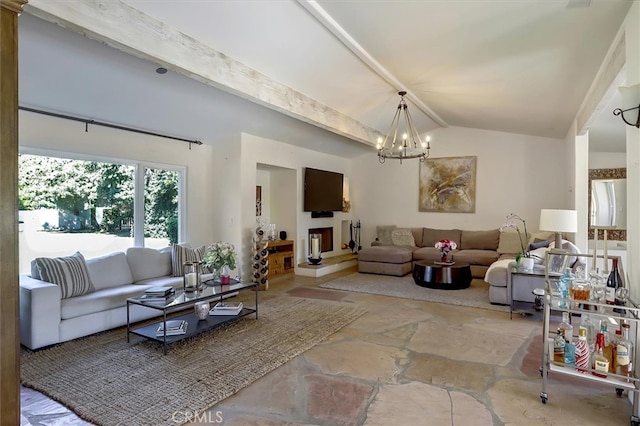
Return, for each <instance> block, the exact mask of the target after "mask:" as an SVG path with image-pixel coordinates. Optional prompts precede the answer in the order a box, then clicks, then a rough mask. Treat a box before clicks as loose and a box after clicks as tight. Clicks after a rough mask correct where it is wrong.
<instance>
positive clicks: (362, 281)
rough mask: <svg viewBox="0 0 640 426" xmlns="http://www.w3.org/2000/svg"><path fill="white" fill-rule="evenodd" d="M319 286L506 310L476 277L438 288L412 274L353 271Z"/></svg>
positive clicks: (487, 287)
mask: <svg viewBox="0 0 640 426" xmlns="http://www.w3.org/2000/svg"><path fill="white" fill-rule="evenodd" d="M320 287H323V288H330V289H334V290H346V291H353V292H356V293H369V294H379V295H383V296H393V297H402V298H405V299H415V300H425V301H427V302H435V303H444V304H447V305H459V306H470V307H474V308H482V309H490V310H494V311H503V312H509V307H508V306H502V305H492V304H491V303H489V284H487V283H485V282H484V281H482V280H477V279H474V280H473V281H471V286H470V287H469V288H467V289H463V290H441V289H431V288H426V287H420V286H418V285H416V283H415V282H414V281H413V277H412V276H411V274H409V275H405V276H404V277H392V276H388V275H375V274H361V273H358V272H356V273H355V274H351V275H347V276H344V277H341V278H338V279H335V280H333V281H329V282H328V283H325V284H322V285H320Z"/></svg>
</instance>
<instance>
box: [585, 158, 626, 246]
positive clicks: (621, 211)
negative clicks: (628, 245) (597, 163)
mask: <svg viewBox="0 0 640 426" xmlns="http://www.w3.org/2000/svg"><path fill="white" fill-rule="evenodd" d="M626 225H627V179H626V169H592V170H589V238H591V239H592V238H594V234H593V228H598V239H601V238H604V235H603V231H602V229H603V228H606V229H607V237H608V239H610V240H618V241H625V240H626V236H627V235H626Z"/></svg>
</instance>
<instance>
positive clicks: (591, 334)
mask: <svg viewBox="0 0 640 426" xmlns="http://www.w3.org/2000/svg"><path fill="white" fill-rule="evenodd" d="M582 329H584V330H585V331H586V333H587V334H586V336H587V342H588V343H589V347H590V348H591V350H593V345H594V344H595V342H596V334H597V333H596V329H595V325H594V323H593V320H592V319H591V317H590V316H589V315H588V314H582V318H581V320H580V329H579V330H582ZM578 335H580V332H578Z"/></svg>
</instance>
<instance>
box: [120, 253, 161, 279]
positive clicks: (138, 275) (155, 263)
mask: <svg viewBox="0 0 640 426" xmlns="http://www.w3.org/2000/svg"><path fill="white" fill-rule="evenodd" d="M127 263H128V264H129V269H131V276H132V277H133V282H134V283H135V282H137V281H140V280H146V279H147V278H156V277H164V276H166V275H171V247H165V248H163V249H160V250H156V249H152V248H147V247H129V248H128V249H127Z"/></svg>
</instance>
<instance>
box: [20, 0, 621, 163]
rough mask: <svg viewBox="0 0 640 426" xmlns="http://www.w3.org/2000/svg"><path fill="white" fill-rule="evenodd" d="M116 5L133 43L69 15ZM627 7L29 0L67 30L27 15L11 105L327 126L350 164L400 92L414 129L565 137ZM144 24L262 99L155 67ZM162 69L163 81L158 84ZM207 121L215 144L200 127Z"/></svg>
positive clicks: (259, 128) (285, 133) (178, 130)
mask: <svg viewBox="0 0 640 426" xmlns="http://www.w3.org/2000/svg"><path fill="white" fill-rule="evenodd" d="M50 3H58V4H60V3H66V2H50ZM81 3H82V5H81V7H78V8H77V9H78V10H79V11H76V10H74V9H76V6H77V5H78V4H81ZM112 5H117V14H119V15H118V16H117V20H116V21H114V22H116V24H117V23H120V25H121V26H119V27H118V26H117V25H116V28H114V31H117V32H118V33H122V34H125V35H128V36H129V37H130V39H129V40H126V37H124V36H123V38H122V39H119V40H114V37H116V36H115V35H109V34H105V33H103V34H98V32H99V31H97V30H96V29H95V27H92V26H91V25H92V23H91V22H90V21H91V20H89V19H86V20H85V23H84V24H83V23H82V17H80V18H78V16H79V15H81V13H82V8H83V7H84V9H85V10H87V11H88V12H87V14H86V16H91V13H90V12H91V8H94V9H95V16H96V20H100V19H106V18H104V16H105V12H104V10H105V9H109V8H110V7H113V6H112ZM630 6H631V1H627V0H619V1H601V0H591V1H588V0H569V1H565V0H557V1H530V0H514V1H510V2H504V1H492V0H489V1H481V0H468V1H448V0H441V1H439V0H433V1H403V0H395V1H390V0H389V1H379V0H361V1H335V0H317V1H302V0H299V1H294V0H281V1H275V0H273V1H271V0H263V1H242V0H238V1H231V0H230V1H224V0H218V1H191V0H183V1H166V0H124V1H123V2H115V1H114V2H110V3H102V4H100V2H95V3H94V2H91V1H88V0H82V1H78V2H76V5H68V6H59V5H53V6H52V5H50V4H49V5H47V4H46V2H45V1H43V0H31V1H30V4H29V5H27V6H26V7H25V11H26V12H27V14H33V15H35V16H38V17H42V18H44V19H45V20H47V21H51V22H55V23H56V24H58V25H59V26H61V27H64V28H66V29H62V28H59V27H56V26H54V25H53V24H49V23H47V22H43V21H41V20H40V19H36V18H34V17H33V16H28V15H27V14H23V16H22V17H21V22H20V79H21V80H20V103H21V104H23V105H28V106H32V107H38V108H43V109H49V110H55V111H58V112H63V113H73V114H78V115H83V116H89V117H94V118H99V119H102V120H105V121H112V122H116V123H123V124H129V125H137V126H138V127H144V128H148V129H153V130H158V131H165V132H170V133H173V134H179V135H183V136H191V137H195V138H200V139H203V140H204V141H205V142H207V140H215V138H219V137H221V135H225V134H227V133H228V134H231V133H233V132H236V131H238V130H242V131H248V132H255V133H258V134H261V135H264V136H267V137H275V138H281V139H280V140H284V141H292V140H294V139H295V140H296V141H298V142H300V143H306V145H305V146H307V147H310V148H312V149H318V150H326V151H328V152H330V151H331V150H332V148H329V147H328V146H327V144H323V143H322V142H321V141H322V139H323V138H325V139H326V137H325V136H323V135H324V134H325V133H324V132H323V131H322V130H319V129H325V130H329V131H331V132H334V133H336V134H337V135H338V136H336V141H338V142H339V143H340V144H341V147H340V148H339V149H336V151H335V152H333V153H337V152H342V155H347V156H353V155H357V154H358V153H361V152H363V150H367V149H371V145H372V144H373V142H374V141H373V140H367V139H368V138H369V136H370V135H373V134H374V133H376V132H381V133H385V132H386V131H387V128H388V126H389V124H390V121H391V118H392V115H393V112H394V111H395V108H396V106H397V102H398V100H399V97H398V95H397V91H398V90H400V89H405V90H407V91H408V92H409V99H410V110H411V112H412V115H413V116H414V119H415V121H416V123H417V127H418V128H419V130H420V131H421V132H423V133H426V132H429V131H431V130H433V129H435V128H437V127H446V126H462V127H472V128H479V129H489V130H498V131H505V132H513V133H520V134H527V135H536V136H544V137H554V138H563V137H564V136H565V135H566V133H567V131H568V129H569V127H570V125H571V123H572V120H573V119H574V117H575V116H576V114H577V112H578V110H579V108H580V106H581V103H582V101H583V100H584V98H585V95H586V93H587V91H588V90H589V87H590V84H591V82H592V81H593V79H594V77H595V76H596V73H597V71H598V68H599V66H600V64H601V63H602V61H603V59H604V57H605V55H606V53H607V49H608V48H609V46H610V45H611V43H612V41H613V39H614V37H615V35H616V33H617V32H618V30H619V28H620V26H621V24H622V22H623V19H624V17H625V15H626V13H627V12H628V10H629V7H630ZM65 7H66V9H65ZM125 15H126V16H125ZM132 23H133V24H132ZM154 25H158V26H157V27H154ZM133 26H136V28H133ZM130 27H131V28H130ZM146 28H148V29H149V31H152V28H160V29H161V31H159V30H157V29H156V32H157V33H156V34H154V35H155V39H153V38H151V39H150V40H152V41H153V42H155V43H157V45H158V46H161V47H163V46H168V47H167V49H169V48H170V47H171V46H169V44H170V43H174V42H175V39H170V38H169V36H168V34H179V35H180V36H181V37H182V39H181V40H183V41H182V43H183V45H184V43H185V41H184V40H187V41H188V43H189V46H191V47H192V48H194V49H196V48H198V47H200V48H202V47H204V48H206V49H209V48H210V49H213V50H212V51H209V50H207V52H215V53H216V55H217V54H219V55H220V56H219V57H220V58H222V59H221V60H223V61H224V60H227V59H229V58H230V59H231V61H227V62H221V63H224V64H225V65H227V66H228V67H229V68H228V69H226V70H225V71H226V72H227V73H228V74H233V73H234V72H237V71H238V70H242V72H243V73H247V74H248V75H249V76H255V75H258V76H259V78H257V79H256V80H255V81H256V82H257V83H259V85H258V87H257V88H255V87H248V85H247V84H246V83H243V84H244V86H243V85H242V84H241V85H240V86H238V85H237V84H236V85H234V83H233V82H232V83H230V84H229V86H226V85H225V84H226V83H225V82H226V81H228V80H225V78H227V77H225V76H224V75H222V76H215V75H214V76H213V77H210V76H209V75H204V76H203V75H202V74H200V75H194V74H195V73H194V72H193V69H189V67H188V66H186V65H184V64H187V63H188V62H189V61H190V60H191V58H189V57H184V58H176V57H167V58H162V57H157V58H151V57H149V56H150V55H151V54H150V53H149V52H151V51H153V52H160V51H161V50H159V49H158V48H157V47H154V46H151V44H153V43H147V46H143V48H140V47H139V46H138V47H136V46H135V42H136V40H135V37H134V35H135V34H141V33H139V31H144V30H145V29H146ZM70 30H71V31H70ZM137 31H138V32H137ZM136 32H137V33H136ZM80 34H83V35H84V34H86V35H88V37H89V38H93V39H96V40H99V42H100V43H99V42H96V41H93V40H90V39H87V38H86V37H83V36H82V35H80ZM113 34H116V32H114V33H113ZM138 38H140V37H138ZM191 40H193V41H194V42H193V43H192V42H191ZM141 43H142V42H141ZM109 46H112V47H109ZM132 46H133V47H132ZM194 46H195V47H194ZM113 47H115V48H116V49H114V48H113ZM146 47H149V49H150V50H147V51H145V49H144V48H146ZM123 52H125V53H123ZM198 54H202V51H199V52H196V51H195V50H194V51H193V55H194V56H195V55H198ZM181 61H182V63H181ZM158 66H166V67H167V68H168V69H169V70H170V72H169V73H168V74H165V75H158V74H156V73H155V72H154V71H155V68H156V67H158ZM239 67H240V68H239ZM247 70H248V71H247ZM216 71H219V70H216ZM218 74H219V73H218ZM185 76H186V77H185ZM188 77H190V78H188ZM194 77H195V79H194ZM210 78H211V79H212V80H213V81H208V80H207V79H210ZM216 79H217V80H216ZM203 83H205V84H208V86H206V87H205V86H203ZM245 86H247V87H246V91H245V90H244V88H245ZM269 88H275V89H274V93H284V94H285V96H284V99H285V102H289V104H290V105H291V107H290V109H289V106H288V105H287V104H286V103H285V104H284V105H283V104H281V103H278V102H279V101H278V100H272V99H273V97H274V95H273V94H269V96H266V97H265V96H263V95H264V93H265V92H268V90H269ZM296 103H304V104H310V105H312V106H313V108H314V110H313V111H311V112H308V113H307V112H306V111H304V110H303V109H301V107H300V106H299V105H296ZM265 108H266V109H268V110H269V111H267V112H265ZM283 112H284V115H283V114H282V113H283ZM305 114H308V115H307V116H305ZM176 117H179V119H176ZM247 118H248V119H247ZM604 118H609V117H603V120H604ZM212 120H213V121H215V122H216V132H215V133H212V132H211V131H210V130H206V129H205V128H204V127H203V126H202V125H201V122H202V121H205V122H207V123H208V124H211V121H212ZM608 121H611V120H608ZM345 123H346V124H345ZM310 125H311V126H310ZM349 128H351V129H355V130H353V131H351V130H345V129H349ZM618 128H621V129H624V126H614V128H613V130H614V131H615V130H617V129H618ZM622 132H624V130H622ZM292 135H293V137H292ZM603 138H605V139H606V138H613V136H611V135H610V134H608V133H607V135H605V136H603ZM351 140H355V141H357V142H351ZM363 142H364V143H363Z"/></svg>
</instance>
